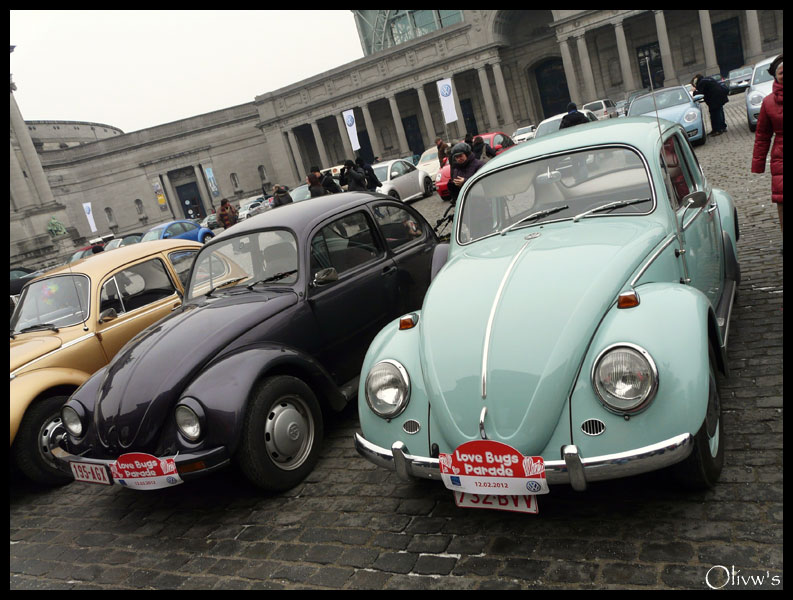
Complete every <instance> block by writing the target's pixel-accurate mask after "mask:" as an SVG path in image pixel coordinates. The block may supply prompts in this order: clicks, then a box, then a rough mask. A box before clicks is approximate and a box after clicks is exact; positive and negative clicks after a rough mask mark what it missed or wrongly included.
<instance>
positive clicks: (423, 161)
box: [416, 146, 448, 185]
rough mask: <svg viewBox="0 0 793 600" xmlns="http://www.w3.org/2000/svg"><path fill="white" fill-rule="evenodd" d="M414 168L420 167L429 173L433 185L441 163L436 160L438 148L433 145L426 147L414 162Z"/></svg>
mask: <svg viewBox="0 0 793 600" xmlns="http://www.w3.org/2000/svg"><path fill="white" fill-rule="evenodd" d="M444 160H448V159H444ZM416 168H417V169H421V170H422V171H424V172H425V173H426V174H427V175H429V176H430V179H431V180H432V182H433V185H434V184H435V176H436V175H437V174H438V171H440V170H441V163H440V162H439V161H438V148H437V147H435V146H433V147H432V148H427V149H426V150H425V151H424V153H423V154H422V155H421V157H420V158H419V161H418V163H416Z"/></svg>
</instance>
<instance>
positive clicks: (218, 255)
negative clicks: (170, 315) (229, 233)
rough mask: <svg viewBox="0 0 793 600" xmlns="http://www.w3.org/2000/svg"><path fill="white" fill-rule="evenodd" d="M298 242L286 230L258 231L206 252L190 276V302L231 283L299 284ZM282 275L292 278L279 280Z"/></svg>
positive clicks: (204, 251) (230, 240) (228, 240)
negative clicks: (266, 282) (265, 280)
mask: <svg viewBox="0 0 793 600" xmlns="http://www.w3.org/2000/svg"><path fill="white" fill-rule="evenodd" d="M297 268H298V267H297V242H296V240H295V236H294V235H293V234H292V232H290V231H287V230H285V229H276V230H272V231H256V232H253V233H246V234H244V235H238V236H235V237H231V238H226V239H224V240H223V242H221V243H216V244H212V245H211V246H209V247H208V248H204V249H202V250H201V252H199V254H198V256H196V259H195V264H194V265H193V270H192V271H191V272H190V283H189V285H188V288H187V289H188V291H187V298H188V300H190V299H193V298H196V297H198V296H202V295H205V294H207V293H208V292H211V291H214V290H215V289H217V288H219V287H222V286H224V285H231V284H232V283H234V284H236V285H239V284H252V283H256V282H260V281H262V280H264V279H267V278H270V277H275V276H279V277H278V278H277V279H273V280H271V282H268V283H272V284H274V285H281V284H292V283H295V282H296V281H297V276H298V273H297ZM283 273H289V275H283V276H280V275H281V274H283Z"/></svg>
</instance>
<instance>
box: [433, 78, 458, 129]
mask: <svg viewBox="0 0 793 600" xmlns="http://www.w3.org/2000/svg"><path fill="white" fill-rule="evenodd" d="M437 84H438V95H439V96H440V98H441V108H442V109H443V118H444V122H445V123H453V122H454V121H456V120H457V110H456V109H455V108H454V95H453V94H452V80H451V79H441V80H440V81H438V82H437Z"/></svg>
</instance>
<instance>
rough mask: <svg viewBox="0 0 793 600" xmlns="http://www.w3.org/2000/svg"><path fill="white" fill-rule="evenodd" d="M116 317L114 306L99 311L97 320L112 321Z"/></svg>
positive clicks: (102, 321) (101, 321)
mask: <svg viewBox="0 0 793 600" xmlns="http://www.w3.org/2000/svg"><path fill="white" fill-rule="evenodd" d="M117 317H118V313H116V309H115V308H107V309H105V310H103V311H102V312H101V313H99V322H100V323H105V322H106V321H112V320H113V319H115V318H117Z"/></svg>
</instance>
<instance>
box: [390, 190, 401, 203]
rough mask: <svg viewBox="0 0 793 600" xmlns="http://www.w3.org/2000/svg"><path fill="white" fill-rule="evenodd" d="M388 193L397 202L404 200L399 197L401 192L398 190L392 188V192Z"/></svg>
mask: <svg viewBox="0 0 793 600" xmlns="http://www.w3.org/2000/svg"><path fill="white" fill-rule="evenodd" d="M388 195H389V197H391V198H393V199H394V200H396V201H397V202H400V201H401V200H402V198H400V197H399V192H397V191H396V190H391V191H390V192H388Z"/></svg>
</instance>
